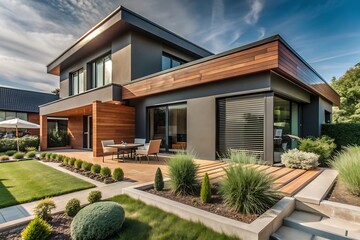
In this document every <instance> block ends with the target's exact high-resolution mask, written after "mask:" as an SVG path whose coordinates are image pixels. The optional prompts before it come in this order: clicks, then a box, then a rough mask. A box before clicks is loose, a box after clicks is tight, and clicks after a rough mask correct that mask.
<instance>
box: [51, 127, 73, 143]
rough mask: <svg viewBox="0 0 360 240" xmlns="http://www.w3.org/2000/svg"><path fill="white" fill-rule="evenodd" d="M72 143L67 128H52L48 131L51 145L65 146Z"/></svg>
mask: <svg viewBox="0 0 360 240" xmlns="http://www.w3.org/2000/svg"><path fill="white" fill-rule="evenodd" d="M69 144H70V137H69V134H68V133H67V131H66V130H59V131H56V130H55V129H52V130H50V131H49V132H48V146H49V147H65V146H68V145H69Z"/></svg>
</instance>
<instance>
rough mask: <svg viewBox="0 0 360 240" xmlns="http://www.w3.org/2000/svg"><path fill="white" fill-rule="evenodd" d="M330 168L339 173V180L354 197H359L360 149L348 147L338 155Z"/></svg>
mask: <svg viewBox="0 0 360 240" xmlns="http://www.w3.org/2000/svg"><path fill="white" fill-rule="evenodd" d="M331 166H332V167H333V168H334V169H336V170H337V171H338V172H339V180H340V181H341V182H343V183H344V185H345V186H346V188H347V189H348V190H349V191H350V192H351V193H352V194H354V195H357V196H360V147H354V146H353V147H348V148H345V149H344V151H342V152H340V153H338V154H337V155H336V156H335V157H334V160H333V161H332V162H331Z"/></svg>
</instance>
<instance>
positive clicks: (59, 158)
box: [56, 155, 64, 162]
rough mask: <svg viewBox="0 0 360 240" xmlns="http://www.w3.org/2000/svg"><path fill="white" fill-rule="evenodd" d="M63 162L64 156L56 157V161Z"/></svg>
mask: <svg viewBox="0 0 360 240" xmlns="http://www.w3.org/2000/svg"><path fill="white" fill-rule="evenodd" d="M63 160H64V156H63V155H57V157H56V161H58V162H62V161H63Z"/></svg>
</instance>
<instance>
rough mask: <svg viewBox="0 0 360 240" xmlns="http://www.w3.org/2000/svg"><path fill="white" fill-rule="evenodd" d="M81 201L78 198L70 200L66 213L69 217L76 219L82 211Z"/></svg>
mask: <svg viewBox="0 0 360 240" xmlns="http://www.w3.org/2000/svg"><path fill="white" fill-rule="evenodd" d="M80 209H81V206H80V201H79V200H78V199H76V198H72V199H70V200H69V201H68V202H67V204H66V206H65V213H66V215H68V216H69V217H75V215H76V214H77V213H78V212H79V211H80Z"/></svg>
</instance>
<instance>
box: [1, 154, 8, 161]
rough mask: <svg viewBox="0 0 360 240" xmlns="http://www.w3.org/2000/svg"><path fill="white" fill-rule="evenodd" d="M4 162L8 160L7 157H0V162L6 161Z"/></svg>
mask: <svg viewBox="0 0 360 240" xmlns="http://www.w3.org/2000/svg"><path fill="white" fill-rule="evenodd" d="M6 160H9V156H7V155H2V156H0V161H6Z"/></svg>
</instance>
